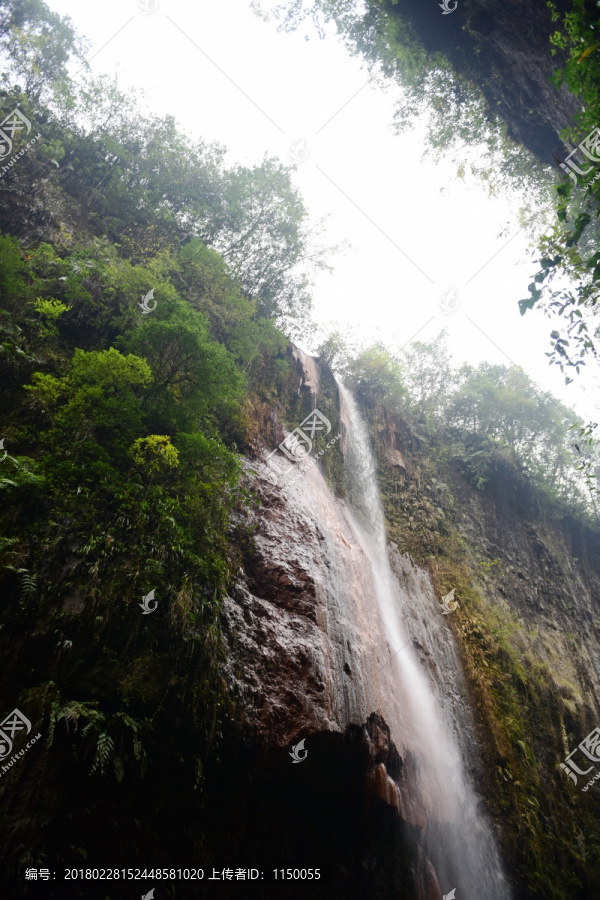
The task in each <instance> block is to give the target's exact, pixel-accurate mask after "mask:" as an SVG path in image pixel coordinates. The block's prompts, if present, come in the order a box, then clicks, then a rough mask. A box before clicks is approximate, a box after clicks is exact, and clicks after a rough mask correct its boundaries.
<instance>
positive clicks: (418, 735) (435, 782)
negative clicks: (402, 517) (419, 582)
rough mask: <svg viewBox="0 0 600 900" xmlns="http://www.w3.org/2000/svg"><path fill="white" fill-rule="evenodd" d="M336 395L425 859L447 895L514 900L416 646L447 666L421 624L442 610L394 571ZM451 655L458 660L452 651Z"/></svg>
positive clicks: (455, 725)
mask: <svg viewBox="0 0 600 900" xmlns="http://www.w3.org/2000/svg"><path fill="white" fill-rule="evenodd" d="M339 389H340V397H341V406H342V417H343V418H345V420H346V433H345V435H344V441H343V449H344V459H345V466H346V472H347V486H348V496H349V501H350V505H351V507H352V512H351V513H350V514H349V515H350V520H351V523H352V526H353V529H354V531H355V534H356V538H357V540H358V542H359V544H360V545H361V547H362V549H363V551H364V553H365V555H366V556H367V558H368V559H369V560H370V563H371V566H372V570H373V581H374V586H375V597H374V598H373V599H374V601H375V602H376V603H377V604H378V606H379V610H380V614H381V618H382V619H383V622H384V623H385V629H386V631H387V635H386V637H387V642H388V644H389V659H388V660H387V661H385V660H384V661H383V665H386V666H388V665H389V666H390V667H392V668H393V670H394V684H395V687H394V694H395V696H394V697H393V698H392V702H393V701H396V707H397V717H396V722H397V723H399V725H397V726H396V728H397V731H398V733H397V734H393V737H394V740H395V742H396V743H397V745H398V750H399V752H400V754H401V755H406V754H407V753H410V754H413V755H414V756H415V757H416V759H417V760H418V789H419V791H420V793H421V802H422V804H423V806H424V808H425V810H426V812H427V824H426V827H425V829H424V830H425V841H424V846H425V850H426V853H427V856H428V857H429V859H430V860H431V862H432V863H433V865H434V867H435V870H436V873H437V876H438V880H439V883H440V887H441V889H442V892H443V893H444V894H446V893H450V892H451V891H452V890H453V889H455V890H456V898H457V900H510V896H511V895H510V889H509V887H508V885H507V883H506V879H505V877H504V875H503V873H502V867H501V864H500V859H499V855H498V851H497V849H496V845H495V840H494V838H493V835H492V832H491V829H490V826H489V823H488V822H487V820H486V818H485V816H484V815H483V814H482V813H481V812H480V811H479V807H480V806H481V801H480V799H479V798H478V796H477V794H476V791H475V789H474V785H473V784H472V783H471V781H470V779H469V776H468V774H467V769H466V765H465V761H464V755H465V752H466V750H465V747H464V746H463V747H462V748H461V742H460V729H461V722H460V721H459V720H458V718H457V715H456V713H455V711H454V708H453V707H450V706H448V708H446V707H445V706H444V705H442V704H440V701H439V698H438V697H436V693H435V692H434V690H433V687H432V684H431V683H430V681H429V680H428V678H427V677H426V675H425V674H424V673H423V671H422V668H423V667H422V666H421V665H420V663H419V661H418V660H417V658H416V657H415V655H414V654H413V651H412V647H411V644H412V638H413V636H414V634H415V627H418V628H419V631H420V634H419V640H420V641H421V642H422V643H423V644H424V645H425V646H426V649H427V651H428V653H429V654H430V656H431V657H432V659H433V661H434V663H439V666H440V667H442V666H443V664H444V659H442V656H443V654H444V650H443V642H444V641H445V642H446V643H448V641H449V638H448V634H447V633H444V632H443V630H442V629H445V628H447V627H448V626H447V625H446V624H443V625H441V624H440V623H439V622H438V621H437V620H436V623H435V627H433V626H432V627H428V626H427V625H423V624H422V622H423V615H424V613H425V615H426V614H427V612H430V613H431V615H432V616H435V615H437V616H438V618H439V619H441V614H440V613H439V610H437V611H436V610H435V605H433V606H431V608H429V607H428V608H427V609H425V598H424V595H422V594H421V593H420V592H419V591H417V590H415V591H413V595H412V596H411V593H410V591H407V590H406V589H405V588H403V587H402V586H401V585H400V584H399V582H398V579H397V578H396V576H395V575H394V572H393V571H392V567H391V565H390V559H389V554H388V546H387V538H386V529H385V519H384V515H383V510H382V506H381V500H380V496H379V489H378V484H377V471H376V464H375V458H374V455H373V452H372V450H371V446H370V441H369V435H368V431H367V428H366V425H365V422H364V421H363V419H362V416H361V415H360V413H359V410H358V407H357V405H356V402H355V400H354V398H353V397H352V395H351V394H350V393H349V391H348V390H347V389H346V388H345V387H344V386H343V385H339ZM419 605H420V606H421V608H420V609H419ZM453 654H454V656H453V658H454V659H456V654H455V651H454V650H453ZM373 675H374V676H376V675H377V673H373Z"/></svg>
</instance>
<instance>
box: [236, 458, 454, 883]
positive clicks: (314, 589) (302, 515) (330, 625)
mask: <svg viewBox="0 0 600 900" xmlns="http://www.w3.org/2000/svg"><path fill="white" fill-rule="evenodd" d="M254 487H255V489H258V491H259V493H260V497H261V502H262V507H261V509H260V511H259V513H258V514H256V516H255V518H254V520H253V524H254V525H255V528H256V531H255V533H254V536H253V542H252V546H251V548H250V549H249V550H248V552H247V554H246V557H245V559H244V566H243V572H241V573H240V578H239V580H238V583H237V585H236V587H235V590H234V591H232V592H231V596H230V597H229V598H228V599H227V600H226V601H225V604H224V612H223V615H224V623H223V627H224V635H225V639H226V644H227V664H226V673H227V678H228V680H229V684H230V691H231V696H232V699H233V700H234V702H235V706H236V711H237V717H236V720H235V722H233V723H232V725H231V727H232V729H233V733H232V734H231V735H229V736H228V740H227V745H228V746H229V747H230V748H234V749H233V750H232V751H231V752H232V753H233V755H234V757H235V753H236V752H238V751H236V750H235V748H238V750H239V748H240V747H242V746H246V747H247V748H249V749H248V754H249V756H246V757H245V758H244V760H243V762H240V760H239V759H238V758H235V759H234V758H232V760H231V762H228V763H227V768H228V770H229V771H231V772H232V773H239V771H240V770H241V769H245V774H244V776H243V778H242V779H241V781H239V782H237V784H238V786H237V788H236V800H235V804H236V806H238V807H239V804H240V803H242V804H244V805H247V806H250V807H253V806H255V805H260V807H261V809H262V813H261V815H264V819H263V820H262V825H261V826H260V827H259V831H260V833H261V834H262V840H263V844H264V845H265V846H267V845H269V842H271V841H273V840H274V838H275V835H277V836H281V837H282V840H283V843H284V844H286V845H287V847H288V849H287V850H286V851H285V852H284V853H283V855H282V853H281V851H280V850H277V849H276V848H275V847H272V846H271V855H270V856H269V855H268V854H267V856H268V859H271V860H272V859H274V858H275V856H277V853H279V857H278V858H279V859H282V858H283V857H285V859H286V860H287V861H284V862H281V865H296V866H297V865H298V863H299V861H301V860H305V861H304V862H302V864H303V865H314V864H315V863H312V862H311V863H308V862H306V860H307V859H308V858H310V856H311V853H312V854H313V856H312V858H313V859H319V860H321V861H324V860H325V861H327V862H328V863H329V864H330V865H331V866H332V867H333V874H334V884H333V886H332V891H331V896H332V897H338V896H339V897H340V898H342V897H343V898H344V900H346V898H352V897H357V898H358V897H373V898H375V897H377V898H379V897H382V898H385V897H390V900H391V898H392V897H394V898H395V900H397V898H399V897H400V898H407V900H408V898H411V900H412V898H416V897H428V898H438V897H441V894H440V893H439V891H438V893H436V890H437V889H436V888H435V884H437V882H436V878H435V873H434V872H433V869H432V867H431V864H430V862H429V861H428V859H427V854H426V853H425V850H424V847H423V842H424V833H425V831H426V824H427V812H426V809H425V806H424V804H423V802H422V800H421V798H420V793H419V788H418V782H419V779H418V769H419V765H418V759H417V757H416V755H415V754H414V753H412V752H411V751H410V750H409V749H407V748H406V747H402V748H401V749H398V746H397V744H396V743H395V742H394V740H393V738H392V734H391V730H390V725H389V723H388V722H387V721H386V718H385V715H383V714H382V713H383V712H385V711H386V703H387V702H388V701H387V700H386V696H387V695H388V692H389V696H393V688H392V685H391V682H390V683H388V680H387V679H388V677H389V678H392V677H393V676H392V675H391V674H389V673H388V672H386V671H385V669H384V671H383V673H382V674H381V675H379V677H378V676H377V671H378V669H379V668H380V667H381V664H382V661H385V657H384V656H383V654H384V647H383V645H382V644H381V638H380V635H381V634H383V633H384V628H383V626H382V623H381V622H380V621H379V613H378V609H377V604H376V603H375V602H374V599H373V596H372V595H373V585H372V572H371V569H370V565H369V563H368V561H367V560H366V558H365V557H364V555H363V554H362V551H361V549H360V547H359V546H358V545H357V543H356V540H355V538H354V535H353V533H352V530H351V528H350V526H349V524H348V523H347V521H346V520H345V518H344V511H345V507H344V504H343V503H342V502H341V501H339V500H336V499H335V498H334V497H333V495H332V494H331V493H330V491H329V490H328V489H327V487H326V485H325V482H324V481H323V479H322V477H321V475H320V474H319V473H318V472H316V471H311V472H309V473H307V475H306V478H305V479H303V480H302V482H301V483H299V484H297V485H296V486H294V487H293V488H290V489H289V491H287V492H286V491H283V490H282V488H280V487H274V486H272V485H270V484H269V483H268V482H265V481H261V482H260V483H256V484H255V485H254ZM250 515H251V517H252V516H253V515H254V514H250ZM385 649H386V651H387V648H385ZM387 668H388V669H390V667H389V666H388V667H387ZM388 714H389V716H390V717H393V711H392V710H391V708H389V707H388ZM394 727H395V729H396V733H398V731H399V726H398V723H397V722H396V723H395V726H394ZM301 740H303V741H304V745H303V750H304V751H307V753H306V756H304V753H300V756H301V757H304V758H303V759H302V761H301V762H293V761H292V760H293V757H290V754H291V752H292V747H293V746H295V745H296V744H298V743H299V742H300V741H301ZM232 777H233V778H234V779H235V778H236V777H237V776H236V775H235V774H233V775H232ZM257 792H258V793H259V794H260V800H259V799H258V798H257ZM232 802H233V801H232ZM283 807H285V809H284V808H283ZM245 815H246V813H244V814H243V816H242V817H244V816H245ZM315 819H318V821H319V823H320V824H319V825H318V827H317V826H316V824H315ZM324 823H329V824H328V826H327V829H328V830H327V829H325V831H327V834H325V833H324ZM231 829H232V826H231V824H230V823H228V824H227V826H225V829H224V830H227V831H228V838H227V846H228V847H230V848H231V851H232V852H233V849H234V848H235V847H236V846H237V847H238V848H239V851H240V852H242V850H243V851H244V853H246V854H247V853H248V851H249V847H250V846H251V844H252V841H250V844H249V843H248V838H247V837H244V836H243V835H241V834H239V835H236V834H235V829H233V831H232V830H231ZM292 847H295V848H296V850H295V851H294V852H293V851H292V850H291V849H289V848H292ZM263 849H264V848H263ZM255 852H256V853H259V849H258V847H257V848H255ZM265 852H266V851H265ZM286 853H287V854H288V855H287V856H286ZM254 858H258V857H256V856H255V857H254ZM302 896H303V897H308V896H312V895H311V894H310V893H307V892H306V890H305V892H304V893H303V894H302Z"/></svg>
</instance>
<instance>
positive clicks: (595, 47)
mask: <svg viewBox="0 0 600 900" xmlns="http://www.w3.org/2000/svg"><path fill="white" fill-rule="evenodd" d="M598 47H600V41H598V42H597V43H595V44H592V46H591V47H588V48H587V49H586V50H584V51H583V53H582V54H581V56H580V57H579V59H578V60H577V62H578V63H580V62H581V61H582V59H585V58H586V57H587V56H589V55H590V53H593V52H594V50H597V49H598Z"/></svg>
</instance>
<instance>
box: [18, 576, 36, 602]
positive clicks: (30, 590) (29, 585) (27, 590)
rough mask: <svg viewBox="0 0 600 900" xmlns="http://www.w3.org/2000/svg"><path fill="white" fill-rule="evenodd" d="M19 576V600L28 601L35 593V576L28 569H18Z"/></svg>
mask: <svg viewBox="0 0 600 900" xmlns="http://www.w3.org/2000/svg"><path fill="white" fill-rule="evenodd" d="M18 571H19V573H20V575H21V600H29V598H30V597H33V596H34V595H35V593H36V592H37V575H36V574H35V573H31V572H29V570H28V569H19V570H18Z"/></svg>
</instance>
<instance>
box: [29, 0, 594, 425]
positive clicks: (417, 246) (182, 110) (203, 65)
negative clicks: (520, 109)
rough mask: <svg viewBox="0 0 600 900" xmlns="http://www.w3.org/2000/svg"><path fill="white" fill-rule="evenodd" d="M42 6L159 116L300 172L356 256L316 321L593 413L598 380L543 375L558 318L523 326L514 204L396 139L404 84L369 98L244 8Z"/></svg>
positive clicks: (352, 77)
mask: <svg viewBox="0 0 600 900" xmlns="http://www.w3.org/2000/svg"><path fill="white" fill-rule="evenodd" d="M47 2H48V4H49V6H50V7H51V8H52V9H54V10H56V11H57V12H60V13H61V14H68V15H69V16H70V17H71V18H72V20H73V22H74V24H75V26H76V27H77V29H78V31H79V32H80V33H81V34H82V35H84V36H86V37H87V38H88V39H89V40H90V41H91V45H92V47H91V50H90V54H89V57H90V59H91V66H92V69H93V71H94V72H96V73H108V74H113V73H115V72H117V73H118V76H119V80H120V83H121V85H122V86H123V87H138V88H144V89H145V90H146V92H147V96H148V98H149V100H150V103H151V106H152V109H153V110H154V111H155V112H157V113H160V112H164V113H165V114H167V113H168V114H172V115H174V116H175V117H176V118H177V120H178V122H179V123H180V125H181V127H182V128H183V129H184V130H185V131H187V132H188V133H190V134H192V135H195V136H201V137H202V138H204V139H207V140H217V141H219V142H220V143H222V144H225V145H226V146H227V148H228V154H229V155H228V158H229V160H230V161H231V162H239V163H243V164H247V165H248V164H255V163H260V162H261V160H262V159H263V156H264V154H265V153H268V154H270V155H276V156H278V157H279V158H280V159H281V160H282V161H284V162H285V163H286V164H289V165H294V166H295V168H296V172H295V175H294V178H295V181H296V183H297V185H298V187H299V188H300V190H301V192H302V194H303V196H304V198H305V203H306V205H307V207H308V209H309V211H310V213H311V216H314V218H315V219H318V218H321V217H323V216H328V217H329V218H328V221H327V242H328V243H332V244H335V243H339V242H340V241H342V240H346V241H348V242H349V243H350V245H351V247H350V249H349V250H348V251H347V252H345V253H344V254H343V255H342V256H340V257H337V258H336V259H335V260H334V266H335V268H334V272H333V274H332V275H328V274H326V273H323V274H321V275H319V276H318V278H317V283H316V287H315V291H314V294H313V296H314V303H315V318H316V319H317V320H318V321H319V322H323V323H325V322H329V321H335V322H339V323H340V324H342V325H351V326H353V327H354V328H356V330H357V332H358V333H359V334H360V335H361V336H363V337H365V336H371V335H372V336H373V339H376V338H382V339H384V340H385V341H386V343H388V345H389V346H390V348H399V347H401V346H402V345H403V344H405V343H406V342H407V341H408V340H409V339H410V338H411V337H412V336H413V335H415V334H417V333H418V339H419V340H430V339H432V338H434V337H435V336H436V335H437V334H438V333H439V331H440V330H441V329H442V328H443V327H446V328H447V329H448V331H449V336H450V346H451V348H452V350H453V352H454V354H455V355H456V357H457V358H459V359H465V360H468V361H470V362H473V363H477V362H479V361H481V360H487V361H489V362H492V363H496V362H502V363H509V362H510V361H513V362H515V363H517V364H519V365H521V366H523V368H524V369H525V370H526V371H527V372H528V373H529V375H530V376H531V377H532V378H533V379H534V380H535V381H536V382H537V383H538V384H540V385H541V386H543V387H545V388H548V389H550V390H552V391H553V392H554V393H555V394H556V395H557V396H560V397H561V398H562V399H563V400H565V402H567V403H568V404H569V405H571V406H574V407H575V408H576V409H578V411H579V412H580V413H581V414H583V415H586V414H587V415H588V416H592V415H594V404H593V403H592V395H593V391H594V383H593V381H592V380H591V379H589V378H587V379H578V380H577V383H576V384H575V385H571V386H570V387H569V388H565V387H564V385H563V377H562V376H561V375H560V372H559V370H558V368H557V367H552V368H550V367H549V366H548V364H547V359H546V357H545V356H544V354H545V352H546V351H547V350H548V349H549V344H548V335H549V331H550V327H551V326H550V325H549V323H548V320H547V319H545V318H544V317H543V316H542V315H541V314H540V313H535V312H534V313H528V314H527V315H526V316H525V317H524V318H521V316H520V315H519V312H518V308H517V302H518V300H519V299H521V298H523V297H525V296H527V285H528V284H529V282H530V281H531V279H532V275H533V274H534V273H535V267H534V265H533V263H532V262H531V260H530V259H529V258H528V257H527V254H526V248H527V239H526V237H525V236H524V234H523V233H517V231H518V227H517V226H514V227H513V228H512V230H509V232H508V234H507V235H505V236H504V237H502V238H499V237H498V234H499V232H500V230H501V228H502V227H503V226H504V225H505V224H506V222H507V221H508V220H509V219H510V218H511V216H514V214H515V212H516V208H517V205H518V204H517V201H516V198H515V197H505V198H503V199H490V198H489V197H487V196H486V195H485V192H484V191H483V189H482V188H481V187H479V186H477V185H474V184H470V185H467V184H465V182H464V181H461V180H460V179H458V178H457V176H456V171H455V169H456V167H455V165H454V164H453V163H451V162H450V161H449V160H446V161H443V162H442V163H440V164H439V165H435V164H433V162H432V161H431V160H430V159H429V158H428V157H427V155H425V158H422V157H423V153H424V150H425V146H424V140H423V129H420V130H419V129H417V130H415V131H412V132H409V133H408V134H405V135H402V136H396V135H394V134H393V133H392V128H391V123H392V116H393V108H394V98H395V97H397V96H398V95H399V91H400V88H398V87H395V86H394V87H391V88H390V89H388V90H386V91H383V90H382V89H381V88H380V87H377V86H375V85H372V84H369V85H367V86H366V87H364V85H365V83H366V82H367V81H368V78H369V76H368V74H367V73H366V71H365V70H364V69H362V68H361V64H360V62H359V61H358V60H357V59H354V58H352V57H351V56H350V55H349V54H348V52H347V50H346V49H345V48H344V47H343V45H342V43H341V41H340V40H339V39H338V38H337V37H336V35H335V32H334V31H330V32H329V33H328V34H327V37H326V39H325V40H322V41H321V40H319V39H318V38H317V36H316V35H315V34H314V32H313V31H312V29H311V28H309V27H307V28H303V29H301V30H300V31H299V32H297V33H294V34H279V33H277V31H276V26H275V24H274V23H265V22H262V21H261V20H260V19H258V18H256V17H255V16H253V15H252V12H251V10H250V2H249V0H202V2H200V3H195V2H192V0H102V2H101V3H99V2H97V0H47ZM424 2H428V3H429V2H430V3H432V4H433V5H434V6H435V5H437V0H424ZM144 4H145V5H146V6H147V7H149V8H150V11H148V12H145V11H144ZM459 7H460V4H459ZM441 14H442V11H441V9H440V15H441ZM455 14H456V15H458V14H460V10H459V9H458V10H457V12H456V13H455ZM307 35H308V36H309V37H310V40H306V39H305V37H306V36H307ZM361 88H363V89H362V90H361ZM359 91H360V92H359ZM357 92H359V93H357ZM354 95H356V96H354ZM351 98H352V99H351ZM107 126H108V127H110V122H108V123H107ZM300 141H304V144H301V145H300V147H299V148H298V150H299V156H301V157H302V159H301V160H299V161H296V162H295V161H294V159H293V158H292V156H291V155H290V152H291V150H292V148H294V147H295V146H297V145H298V142H300ZM452 289H454V290H455V292H456V294H455V296H456V301H454V302H452V303H451V306H452V307H454V306H456V302H458V308H457V309H455V310H454V311H452V312H449V313H444V312H443V310H442V308H441V307H440V300H441V298H442V296H443V295H444V294H445V293H446V292H447V291H449V290H452ZM307 349H311V348H310V347H307ZM586 387H587V389H586ZM596 392H597V383H596ZM596 418H597V414H596Z"/></svg>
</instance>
